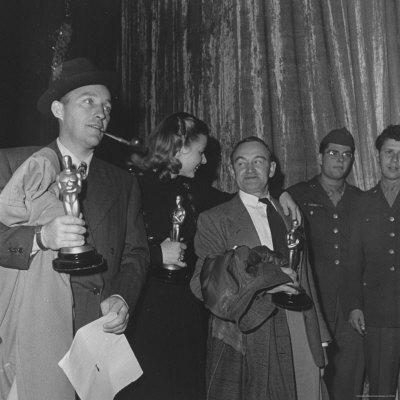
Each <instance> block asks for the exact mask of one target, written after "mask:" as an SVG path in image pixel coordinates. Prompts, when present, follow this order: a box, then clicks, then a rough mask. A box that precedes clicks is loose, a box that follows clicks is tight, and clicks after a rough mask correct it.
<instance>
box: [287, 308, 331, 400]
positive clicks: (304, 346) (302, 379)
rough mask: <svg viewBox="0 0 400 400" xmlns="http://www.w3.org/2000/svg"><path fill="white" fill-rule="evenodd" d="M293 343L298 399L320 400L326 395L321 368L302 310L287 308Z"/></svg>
mask: <svg viewBox="0 0 400 400" xmlns="http://www.w3.org/2000/svg"><path fill="white" fill-rule="evenodd" d="M286 316H287V322H288V326H289V332H290V341H291V343H292V353H293V365H294V375H295V380H296V393H297V399H298V400H319V399H324V398H325V397H324V396H323V395H322V393H323V392H324V391H325V390H324V388H323V387H321V385H324V383H323V381H322V379H321V370H320V368H319V367H318V366H317V365H316V364H315V362H314V359H313V355H312V353H311V349H310V346H309V344H308V339H307V332H306V326H305V323H304V316H303V313H302V312H298V311H289V310H286Z"/></svg>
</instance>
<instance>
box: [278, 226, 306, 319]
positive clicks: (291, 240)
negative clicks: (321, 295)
mask: <svg viewBox="0 0 400 400" xmlns="http://www.w3.org/2000/svg"><path fill="white" fill-rule="evenodd" d="M303 242H304V231H303V228H302V227H301V226H300V225H299V222H298V221H297V220H294V221H293V222H292V227H291V229H290V231H289V232H288V233H287V235H286V245H287V248H288V250H289V268H291V269H292V270H294V271H296V272H298V269H299V262H300V251H301V250H302V247H303V244H304V243H303ZM300 273H301V271H300ZM297 290H298V291H299V293H298V294H290V293H285V292H279V293H274V294H272V301H273V302H274V303H275V304H276V305H277V306H279V307H282V308H285V309H288V310H292V311H302V310H308V309H309V308H311V307H312V304H313V303H312V300H311V298H310V297H309V296H308V295H307V293H306V291H305V290H304V288H302V287H301V286H299V287H298V288H297Z"/></svg>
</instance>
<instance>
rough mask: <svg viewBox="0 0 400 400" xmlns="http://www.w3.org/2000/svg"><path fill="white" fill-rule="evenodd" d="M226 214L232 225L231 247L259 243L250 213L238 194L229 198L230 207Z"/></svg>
mask: <svg viewBox="0 0 400 400" xmlns="http://www.w3.org/2000/svg"><path fill="white" fill-rule="evenodd" d="M227 216H228V218H229V220H230V221H231V225H232V228H231V229H232V230H231V232H230V234H231V236H230V240H232V246H231V247H233V246H240V245H246V246H248V247H250V248H251V247H255V246H259V245H260V244H261V243H260V238H259V237H258V234H257V231H256V229H255V227H254V225H253V222H252V220H251V218H250V215H249V213H248V212H247V210H246V207H245V206H244V204H243V203H242V201H241V200H240V197H239V195H236V196H235V197H234V198H233V199H232V200H231V207H230V209H229V210H228V215H227Z"/></svg>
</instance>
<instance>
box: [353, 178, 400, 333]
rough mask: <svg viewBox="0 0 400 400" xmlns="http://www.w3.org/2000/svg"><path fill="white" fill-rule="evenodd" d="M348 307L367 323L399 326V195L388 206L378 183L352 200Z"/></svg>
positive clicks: (381, 325) (370, 324) (376, 325)
mask: <svg viewBox="0 0 400 400" xmlns="http://www.w3.org/2000/svg"><path fill="white" fill-rule="evenodd" d="M351 227H352V229H351V239H350V253H349V269H348V278H347V283H348V289H349V290H348V293H347V294H348V296H349V305H350V307H349V311H351V310H353V309H360V310H363V312H364V316H365V319H366V324H367V326H374V327H379V328H382V327H400V196H397V198H396V200H395V202H394V204H393V206H392V207H390V205H389V203H388V202H387V200H386V198H385V196H384V194H383V192H382V189H381V187H380V185H379V184H378V185H377V186H375V187H374V188H373V189H371V190H369V191H368V192H366V193H364V194H363V195H362V197H361V198H360V199H359V200H358V201H357V202H356V203H355V205H354V212H353V220H352V225H351Z"/></svg>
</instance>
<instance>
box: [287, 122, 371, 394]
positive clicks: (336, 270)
mask: <svg viewBox="0 0 400 400" xmlns="http://www.w3.org/2000/svg"><path fill="white" fill-rule="evenodd" d="M354 150H355V146H354V139H353V136H352V135H351V133H350V132H349V131H348V130H347V129H346V128H341V129H334V130H332V131H331V132H329V133H328V135H326V136H325V137H324V138H323V139H322V141H321V143H320V147H319V155H318V159H319V163H320V166H321V172H320V174H319V175H317V176H315V177H314V178H312V179H311V180H309V181H308V182H300V183H297V184H296V185H294V186H291V187H290V188H288V189H287V191H288V192H289V193H290V194H291V195H292V197H293V198H294V199H295V201H296V202H297V203H298V205H299V206H300V208H301V210H302V212H303V214H304V218H305V227H306V231H307V234H308V238H309V247H310V249H309V253H310V258H311V265H312V267H313V272H314V277H315V281H316V286H317V290H318V292H319V297H320V300H321V306H322V311H323V313H324V316H325V319H326V321H327V322H328V326H329V328H330V330H331V334H332V337H333V342H332V343H331V344H330V345H329V348H328V355H329V362H330V364H329V365H328V367H327V370H326V373H325V380H326V383H327V386H328V391H329V394H330V397H331V399H333V400H336V399H337V400H346V399H354V398H355V396H357V395H359V394H361V392H362V383H363V370H364V368H363V363H364V361H363V351H362V338H361V337H360V336H359V335H357V334H356V333H355V332H354V330H353V329H352V328H351V325H350V324H349V322H348V321H347V316H346V315H345V310H346V309H347V308H346V307H345V304H344V303H345V301H344V296H343V289H344V276H345V271H346V268H347V266H348V262H349V240H350V223H349V221H350V209H351V206H352V204H353V203H354V201H355V200H356V199H358V198H359V197H360V195H361V193H362V192H361V191H360V190H359V189H358V188H356V187H354V186H352V185H350V184H349V183H347V182H346V177H347V175H348V174H349V172H350V170H351V167H352V164H353V158H354Z"/></svg>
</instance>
